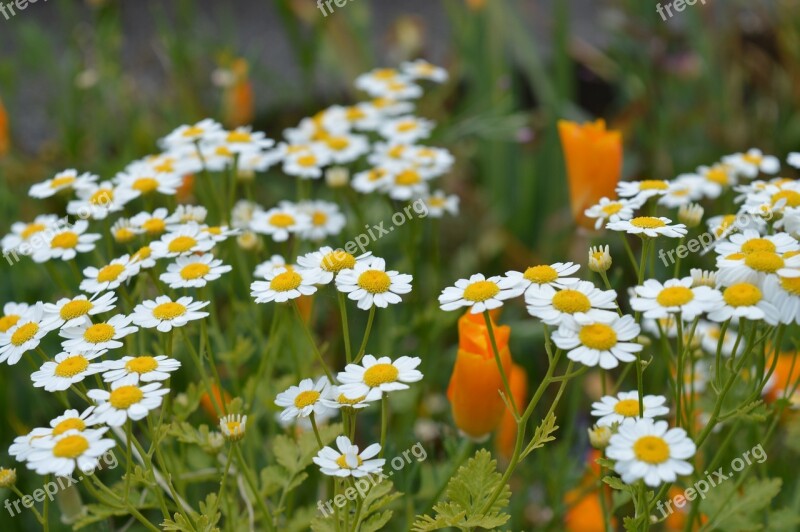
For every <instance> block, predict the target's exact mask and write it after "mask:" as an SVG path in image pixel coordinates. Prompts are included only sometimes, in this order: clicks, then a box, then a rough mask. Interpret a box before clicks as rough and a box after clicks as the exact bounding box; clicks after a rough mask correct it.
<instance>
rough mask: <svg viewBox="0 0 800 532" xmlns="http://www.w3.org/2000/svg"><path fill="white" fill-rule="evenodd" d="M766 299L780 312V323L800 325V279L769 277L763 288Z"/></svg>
mask: <svg viewBox="0 0 800 532" xmlns="http://www.w3.org/2000/svg"><path fill="white" fill-rule="evenodd" d="M763 291H764V298H765V299H766V300H767V301H769V302H770V303H772V305H773V306H774V307H775V308H776V309H777V310H778V312H779V314H778V321H779V322H780V323H783V324H786V325H788V324H790V323H792V322H794V323H798V324H800V277H781V276H777V275H773V276H770V277H767V279H766V280H765V281H764V286H763Z"/></svg>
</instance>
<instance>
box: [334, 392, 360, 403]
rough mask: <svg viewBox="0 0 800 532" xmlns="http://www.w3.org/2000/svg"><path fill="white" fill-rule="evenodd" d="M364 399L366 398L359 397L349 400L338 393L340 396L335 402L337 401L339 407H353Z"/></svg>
mask: <svg viewBox="0 0 800 532" xmlns="http://www.w3.org/2000/svg"><path fill="white" fill-rule="evenodd" d="M366 397H367V396H366V395H362V396H361V397H356V398H355V399H350V398H349V397H347V396H346V395H345V394H343V393H340V394H339V397H338V398H337V399H336V400H337V401H338V402H339V404H341V405H350V406H353V405H357V404H358V403H360V402H361V401H363V400H364V399H366Z"/></svg>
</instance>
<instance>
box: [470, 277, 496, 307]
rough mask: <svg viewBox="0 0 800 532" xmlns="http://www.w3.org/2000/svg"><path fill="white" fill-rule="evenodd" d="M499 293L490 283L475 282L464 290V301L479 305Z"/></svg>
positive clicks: (493, 284) (494, 284)
mask: <svg viewBox="0 0 800 532" xmlns="http://www.w3.org/2000/svg"><path fill="white" fill-rule="evenodd" d="M499 293H500V287H499V286H497V283H493V282H492V281H475V282H474V283H472V284H470V285H469V286H467V287H466V288H465V289H464V299H466V300H467V301H474V302H476V303H480V302H481V301H486V300H487V299H491V298H493V297H494V296H496V295H497V294H499Z"/></svg>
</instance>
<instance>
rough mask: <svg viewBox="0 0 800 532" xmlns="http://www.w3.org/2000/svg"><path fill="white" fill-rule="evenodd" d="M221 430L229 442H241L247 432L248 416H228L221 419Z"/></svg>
mask: <svg viewBox="0 0 800 532" xmlns="http://www.w3.org/2000/svg"><path fill="white" fill-rule="evenodd" d="M219 430H220V432H222V436H223V437H224V438H225V439H226V440H228V441H239V440H241V439H242V438H244V435H245V433H246V432H247V416H243V415H241V414H228V415H227V416H222V417H221V418H219Z"/></svg>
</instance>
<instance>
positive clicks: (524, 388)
mask: <svg viewBox="0 0 800 532" xmlns="http://www.w3.org/2000/svg"><path fill="white" fill-rule="evenodd" d="M508 385H509V386H510V387H511V395H513V396H514V403H515V404H516V405H517V408H519V409H520V410H521V411H522V410H525V407H526V406H527V399H528V374H527V373H526V372H525V368H523V367H522V366H519V365H517V364H514V363H513V362H512V363H511V373H510V374H509V375H508ZM516 439H517V421H516V420H515V419H514V414H513V413H512V412H511V410H509V409H508V408H506V411H505V413H504V414H503V420H502V421H501V422H500V430H499V431H498V433H497V441H496V444H497V451H498V452H499V453H500V455H501V456H503V457H505V458H510V457H511V455H512V454H513V453H514V444H515V443H516Z"/></svg>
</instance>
